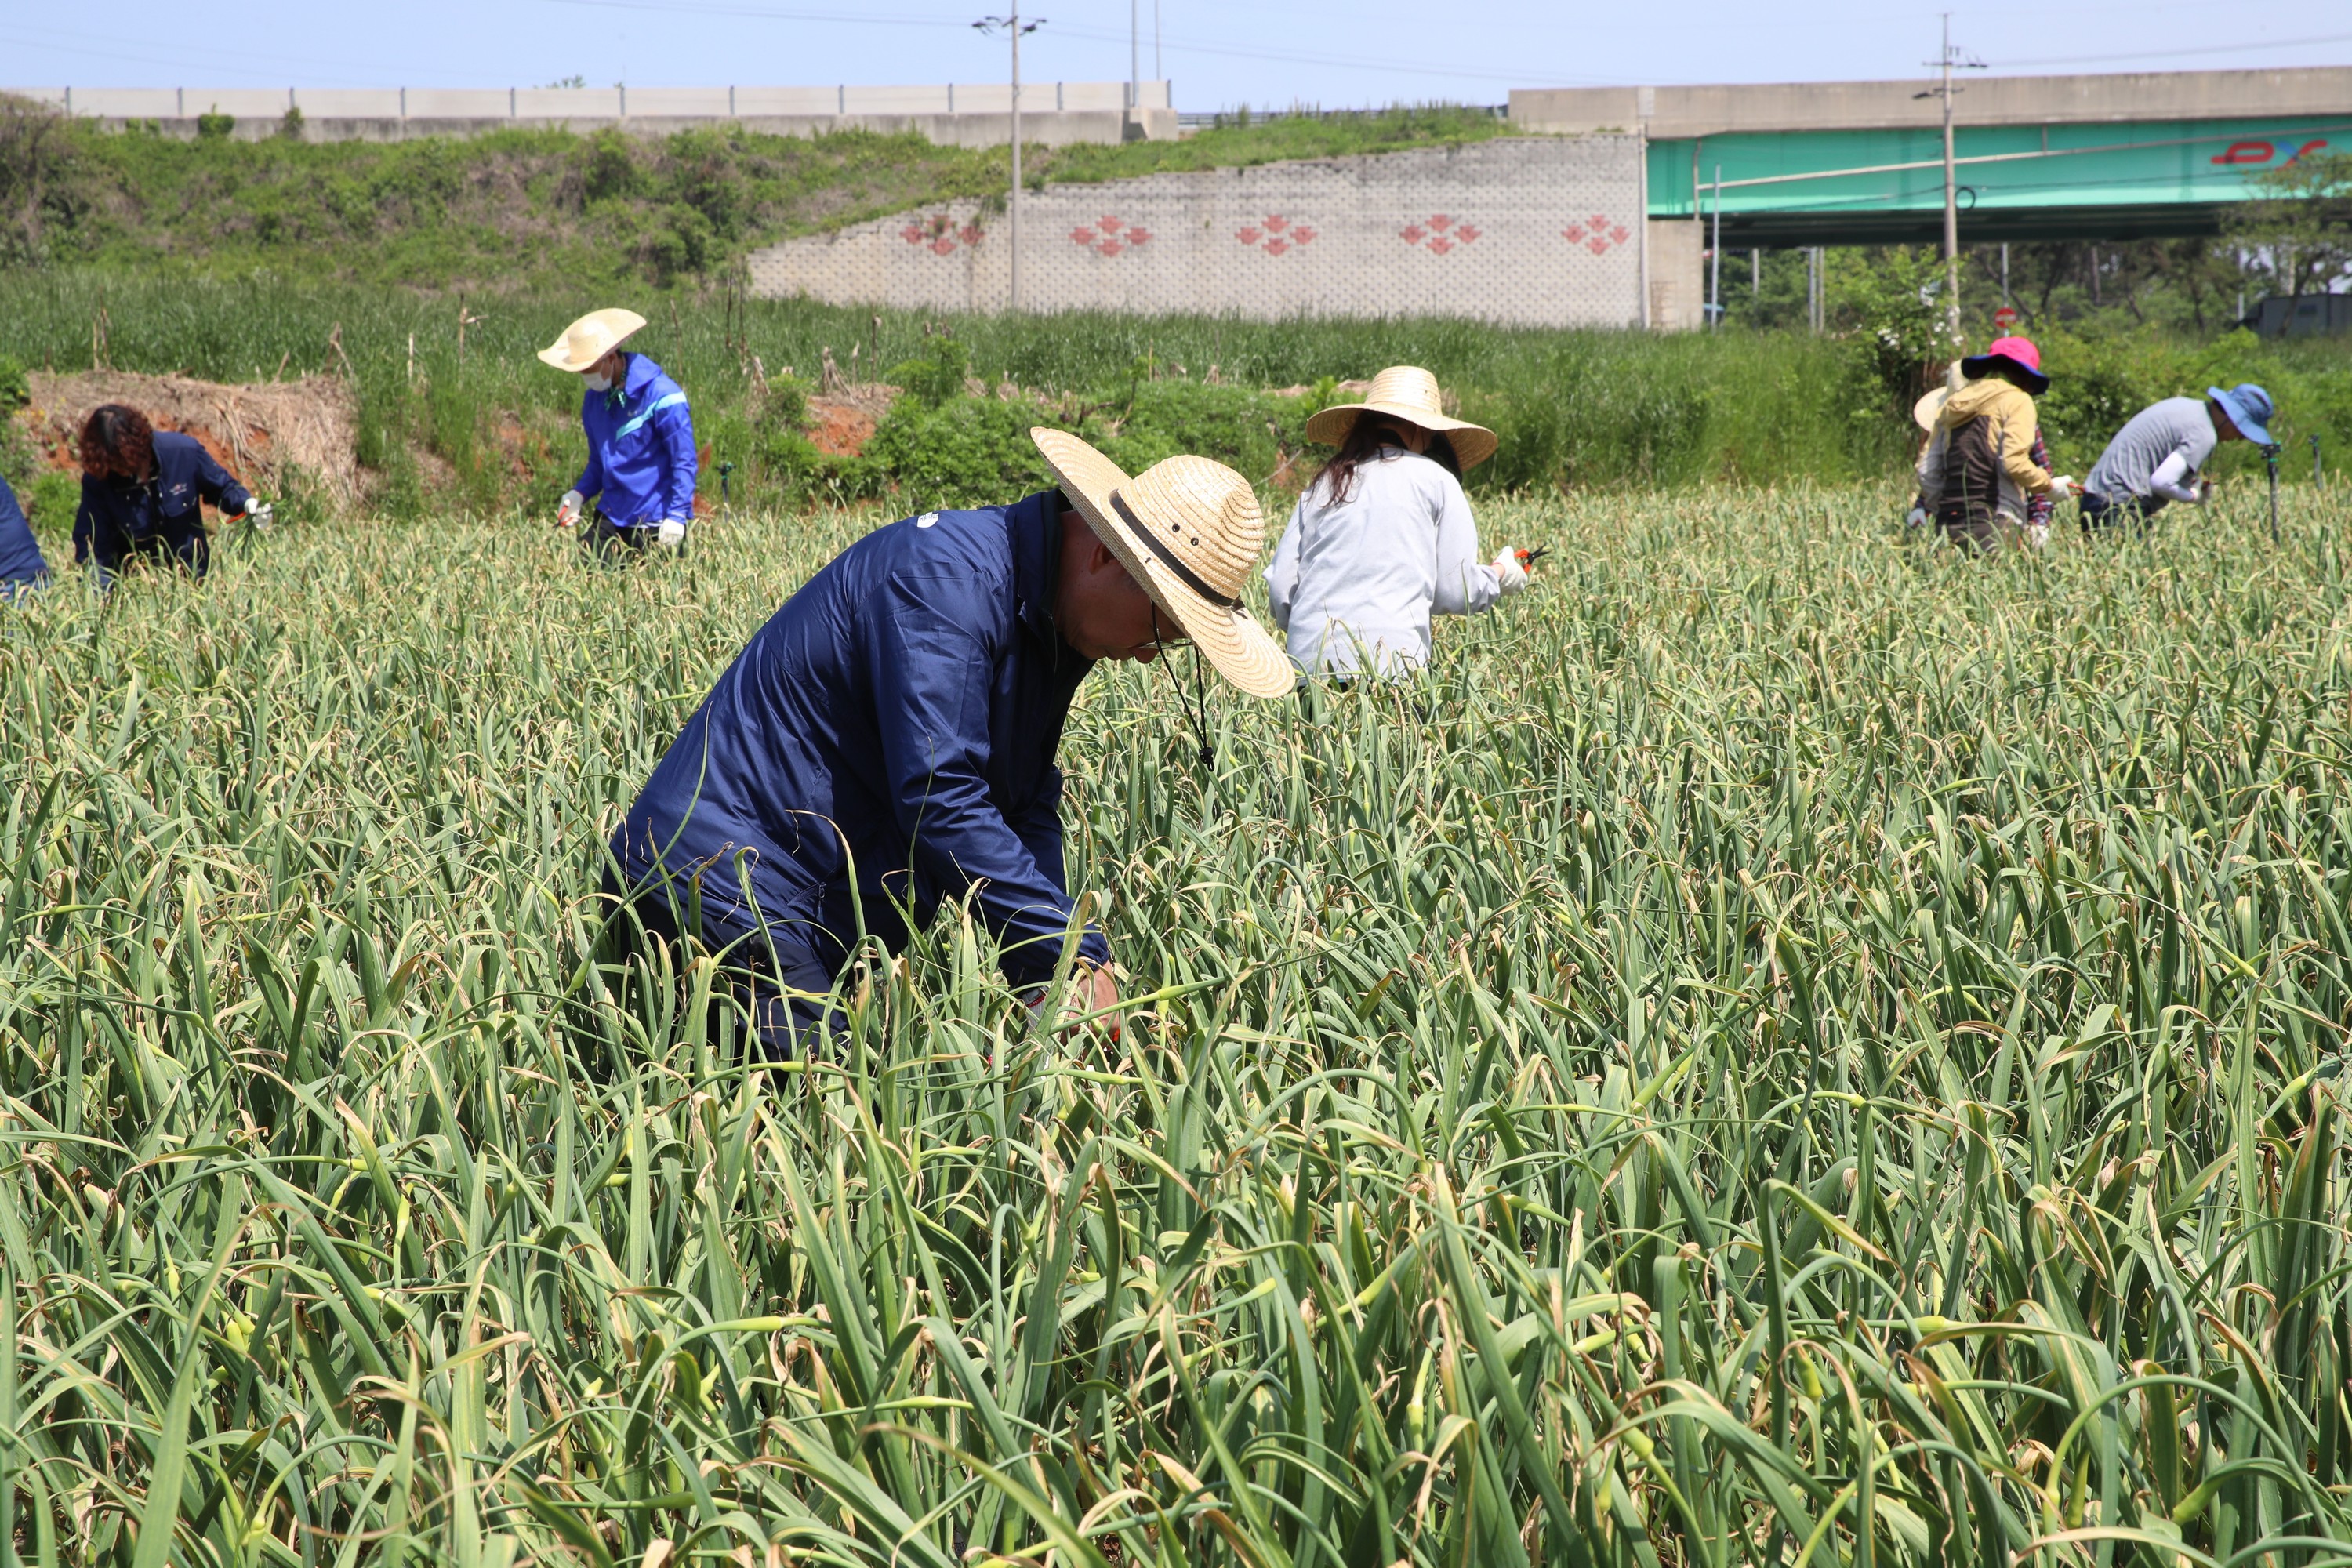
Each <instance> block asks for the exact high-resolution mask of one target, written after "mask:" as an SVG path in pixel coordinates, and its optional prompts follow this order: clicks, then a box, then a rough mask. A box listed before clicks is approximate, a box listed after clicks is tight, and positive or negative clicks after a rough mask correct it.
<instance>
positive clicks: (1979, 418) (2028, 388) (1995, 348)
mask: <svg viewBox="0 0 2352 1568" xmlns="http://www.w3.org/2000/svg"><path fill="white" fill-rule="evenodd" d="M1960 374H1961V375H1962V376H1963V377H1965V378H1966V379H1965V380H1964V381H1963V382H1962V384H1961V385H1960V387H1959V388H1958V390H1957V391H1955V392H1954V393H1953V394H1952V395H1950V396H1949V397H1947V398H1946V399H1944V405H1943V407H1942V409H1941V410H1940V411H1938V412H1937V415H1936V422H1935V426H1934V429H1933V430H1932V431H1931V432H1930V434H1929V436H1928V437H1927V450H1926V451H1924V452H1922V453H1921V454H1920V455H1919V497H1920V505H1921V506H1922V507H1923V508H1924V509H1925V510H1926V511H1927V516H1928V518H1929V519H1931V520H1932V521H1934V522H1935V525H1936V531H1937V533H1939V534H1941V535H1942V536H1943V537H1944V538H1946V539H1948V540H1950V541H1952V542H1954V543H1957V544H1962V545H1966V546H1967V547H1969V549H1972V550H1979V551H1990V550H1998V549H2000V546H2001V544H2002V542H2004V540H2005V539H2007V538H2009V537H2011V536H2015V537H2017V538H2021V539H2022V540H2023V541H2024V542H2025V543H2026V545H2027V546H2028V547H2029V548H2032V549H2035V550H2039V549H2041V548H2042V545H2043V544H2044V543H2045V542H2047V541H2048V539H2049V534H2050V530H2049V525H2048V524H2047V522H2042V523H2041V524H2040V526H2038V527H2036V526H2033V525H2032V522H2031V521H2029V520H2030V516H2031V513H2032V510H2034V509H2033V508H2032V500H2034V499H2035V498H2037V497H2041V496H2044V495H2047V494H2049V493H2050V492H2051V490H2052V489H2053V487H2059V488H2060V493H2061V494H2063V493H2064V490H2063V487H2065V486H2069V485H2071V484H2072V483H2073V480H2072V479H2063V480H2062V479H2053V478H2052V477H2051V473H2050V470H2049V469H2048V468H2043V467H2042V465H2041V464H2039V463H2037V462H2035V461H2034V460H2033V451H2034V445H2035V439H2036V437H2037V436H2038V434H2039V424H2040V416H2038V415H2037V414H2036V412H2035V410H2034V406H2033V400H2034V398H2035V397H2036V396H2038V395H2041V394H2042V393H2044V392H2047V391H2049V390H2050V378H2049V377H2048V376H2046V375H2044V374H2042V353H2041V351H2040V350H2039V349H2036V348H2035V347H2034V346H2033V344H2032V342H2030V341H2029V340H2027V339H2024V338H2000V339H1996V340H1995V341H1994V342H1993V343H1992V345H1991V346H1990V348H1988V349H1987V350H1986V351H1985V352H1984V353H1980V354H1975V355H1972V356H1970V357H1969V358H1968V359H1964V360H1962V361H1961V362H1960Z"/></svg>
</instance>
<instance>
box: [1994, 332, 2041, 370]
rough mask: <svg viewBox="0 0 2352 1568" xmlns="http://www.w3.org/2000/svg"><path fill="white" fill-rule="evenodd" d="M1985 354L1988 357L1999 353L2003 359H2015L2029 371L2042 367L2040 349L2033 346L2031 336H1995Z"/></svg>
mask: <svg viewBox="0 0 2352 1568" xmlns="http://www.w3.org/2000/svg"><path fill="white" fill-rule="evenodd" d="M1985 354H1986V357H1988V358H1990V357H1991V356H1992V355H1994V354H1999V355H2000V356H2001V357H2002V358H2003V359H2012V360H2015V361H2016V362H2017V363H2020V364H2021V365H2023V366H2024V367H2025V368H2026V369H2028V370H2031V371H2039V370H2040V369H2041V368H2042V351H2041V350H2040V349H2037V348H2035V347H2034V346H2033V340H2032V338H1995V339H1993V341H1992V346H1991V347H1990V348H1988V349H1987V350H1985Z"/></svg>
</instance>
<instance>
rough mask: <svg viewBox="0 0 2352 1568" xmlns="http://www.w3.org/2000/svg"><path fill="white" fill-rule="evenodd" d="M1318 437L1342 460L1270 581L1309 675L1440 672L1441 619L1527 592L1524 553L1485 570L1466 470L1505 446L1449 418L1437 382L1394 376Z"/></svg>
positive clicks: (1299, 512)
mask: <svg viewBox="0 0 2352 1568" xmlns="http://www.w3.org/2000/svg"><path fill="white" fill-rule="evenodd" d="M1307 436H1308V437H1310V438H1312V439H1314V440H1317V441H1326V442H1328V443H1330V444H1331V445H1333V446H1336V447H1339V453H1338V455H1337V456H1335V457H1334V458H1332V459H1331V460H1330V461H1329V462H1328V463H1327V464H1325V465H1324V468H1323V471H1322V472H1321V473H1319V474H1318V475H1316V477H1315V479H1314V482H1313V483H1311V484H1309V485H1308V486H1307V491H1306V493H1305V494H1304V495H1302V496H1300V497H1299V498H1298V504H1297V508H1296V509H1294V510H1292V512H1291V514H1290V524H1289V526H1288V527H1286V529H1284V530H1283V533H1282V542H1281V543H1280V544H1278V545H1277V546H1276V548H1275V552H1274V563H1273V564H1272V565H1271V566H1269V567H1268V568H1267V569H1266V574H1265V583H1266V589H1267V592H1268V595H1269V597H1270V599H1271V601H1272V607H1273V610H1274V621H1275V625H1276V626H1280V627H1281V628H1282V629H1283V631H1284V632H1286V634H1288V637H1289V653H1290V661H1291V663H1292V664H1294V665H1296V666H1297V668H1298V669H1299V670H1300V672H1301V673H1302V675H1304V676H1308V677H1312V676H1318V675H1322V676H1332V677H1336V678H1339V679H1353V678H1354V677H1356V676H1358V675H1360V674H1368V675H1372V676H1377V677H1379V678H1381V679H1402V678H1404V677H1407V676H1410V675H1412V673H1413V672H1415V671H1416V670H1418V669H1420V668H1421V667H1422V666H1423V665H1424V664H1426V663H1428V662H1429V655H1430V627H1429V621H1430V617H1431V616H1433V615H1439V616H1471V615H1476V614H1477V613H1478V612H1479V611H1481V610H1485V609H1486V608H1488V607H1490V606H1491V605H1494V603H1495V602H1496V600H1497V599H1499V598H1501V597H1502V596H1504V595H1507V594H1516V593H1517V592H1518V591H1519V590H1520V589H1521V588H1523V587H1525V586H1526V585H1527V581H1528V573H1527V567H1526V565H1525V564H1524V563H1523V558H1522V556H1521V555H1520V553H1519V552H1517V551H1516V550H1508V549H1507V550H1504V551H1503V552H1500V553H1499V554H1497V555H1496V557H1495V558H1494V559H1493V560H1492V561H1482V560H1480V559H1479V551H1478V525H1477V523H1476V521H1475V520H1474V519H1473V518H1472V517H1471V515H1470V502H1469V500H1468V498H1467V497H1465V495H1464V494H1463V493H1462V479H1461V474H1462V471H1463V470H1464V469H1465V468H1473V467H1475V466H1476V465H1477V464H1479V463H1482V462H1484V461H1485V460H1486V458H1490V457H1492V456H1494V454H1495V448H1496V445H1497V443H1496V439H1495V433H1494V432H1493V431H1491V430H1488V429H1486V427H1484V426H1478V425H1473V424H1471V423H1469V422H1468V421H1467V420H1463V419H1454V418H1450V417H1448V416H1446V414H1445V412H1444V407H1443V405H1442V403H1441V401H1440V398H1439V395H1438V389H1437V378H1436V377H1435V376H1433V375H1432V374H1429V372H1427V371H1425V370H1422V369H1419V368H1417V367H1415V366H1412V365H1392V366H1391V367H1390V368H1388V369H1387V370H1384V371H1382V372H1381V374H1379V375H1377V376H1375V377H1373V378H1372V383H1371V386H1370V390H1369V391H1368V392H1367V393H1366V394H1365V396H1364V400H1363V401H1362V402H1361V403H1349V404H1341V405H1337V406H1335V407H1331V408H1326V409H1323V410H1322V411H1320V412H1319V413H1318V414H1317V415H1316V416H1315V417H1314V418H1312V419H1310V420H1308V421H1307Z"/></svg>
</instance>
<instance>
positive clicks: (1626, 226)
mask: <svg viewBox="0 0 2352 1568" xmlns="http://www.w3.org/2000/svg"><path fill="white" fill-rule="evenodd" d="M1646 228H1647V226H1646V225H1645V224H1644V222H1643V216H1642V211H1641V160H1640V145H1639V143H1638V142H1637V141H1636V140H1635V139H1634V138H1633V137H1630V136H1589V137H1578V138H1564V137H1563V138H1540V139H1527V140H1506V141H1497V142H1480V143H1476V144H1474V145H1471V146H1466V147H1453V148H1436V149H1430V150H1427V151H1422V152H1412V153H1386V154H1381V155H1377V156H1370V157H1361V158H1338V159H1329V160H1322V161H1317V162H1312V163H1270V164H1265V165H1261V166H1259V167H1256V168H1249V169H1220V170H1214V171H1210V172H1206V173H1201V174H1154V175H1149V176H1146V177H1144V178H1140V179H1134V180H1118V181H1113V182H1111V183H1108V184H1100V185H1053V186H1049V187H1047V188H1046V189H1045V191H1043V192H1037V193H1032V194H1031V195H1028V196H1027V197H1026V198H1025V199H1024V201H1023V203H1022V230H1023V233H1022V268H1021V291H1022V305H1023V308H1024V309H1026V310H1120V311H1132V312H1138V313H1160V312H1182V311H1198V312H1203V313H1209V314H1226V313H1230V314H1234V315H1239V316H1244V317H1252V318H1256V319H1259V320H1276V319H1280V318H1282V317H1286V316H1292V315H1321V316H1404V315H1454V316H1470V317H1475V318H1479V319H1482V320H1486V321H1498V322H1507V323H1514V324H1523V325H1534V326H1630V325H1637V324H1639V323H1640V322H1641V321H1642V319H1643V300H1642V271H1643V268H1642V249H1643V244H1644V242H1645V238H1646V235H1645V230H1646ZM1010 247H1011V235H1010V232H1009V226H1008V222H1007V217H1006V215H1005V214H1004V213H1003V212H1001V211H990V210H986V209H985V208H984V207H983V205H982V204H979V203H974V202H955V203H948V204H944V205H939V206H935V207H931V208H927V209H925V210H923V211H920V212H917V213H912V214H907V215H902V216H898V217H894V218H887V219H883V220H880V221H877V222H874V223H867V224H861V225H858V226H856V227H853V228H848V229H844V230H843V231H841V232H840V233H838V234H833V235H825V236H818V237H810V238H806V239H796V240H790V241H787V242H786V243H784V244H782V245H777V246H772V247H769V248H767V249H764V250H761V251H757V252H754V253H753V255H752V257H751V288H752V291H753V292H754V293H757V294H760V295H761V296H764V297H767V298H785V297H790V296H792V295H795V294H807V295H809V296H810V297H812V298H814V299H818V300H827V301H830V302H833V303H836V304H856V305H887V306H893V307H897V308H899V309H905V310H959V311H964V310H971V311H988V310H1002V309H1003V308H1005V306H1006V304H1007V303H1008V301H1009V297H1010V285H1011V278H1010V272H1011V268H1010ZM1675 298H1676V299H1677V301H1678V298H1679V297H1678V296H1676V297H1675Z"/></svg>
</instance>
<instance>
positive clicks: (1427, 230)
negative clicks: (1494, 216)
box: [1397, 213, 1486, 256]
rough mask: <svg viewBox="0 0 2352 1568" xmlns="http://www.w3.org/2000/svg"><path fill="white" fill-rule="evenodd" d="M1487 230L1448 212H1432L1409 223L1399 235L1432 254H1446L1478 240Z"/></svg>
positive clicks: (1409, 243)
mask: <svg viewBox="0 0 2352 1568" xmlns="http://www.w3.org/2000/svg"><path fill="white" fill-rule="evenodd" d="M1485 232H1486V231H1485V230H1483V229H1481V228H1479V227H1478V226H1476V225H1475V224H1467V223H1463V222H1460V221H1458V220H1457V219H1455V218H1454V217H1453V216H1451V215H1450V214H1446V213H1432V214H1430V215H1429V216H1427V217H1425V218H1423V219H1422V220H1421V221H1420V222H1419V223H1409V224H1407V225H1405V226H1404V227H1403V228H1402V230H1400V231H1399V232H1398V235H1397V237H1398V238H1400V239H1402V240H1403V241H1404V242H1405V243H1406V244H1407V245H1418V246H1420V247H1422V248H1423V249H1424V250H1427V251H1428V252H1429V253H1430V254H1431V255H1432V256H1445V255H1448V254H1450V253H1452V252H1454V251H1455V250H1459V249H1460V248H1461V247H1464V246H1465V245H1469V244H1472V243H1474V242H1475V241H1476V239H1477V237H1479V236H1480V235H1481V234H1483V233H1485Z"/></svg>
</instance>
